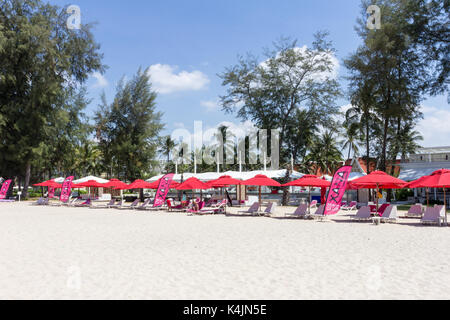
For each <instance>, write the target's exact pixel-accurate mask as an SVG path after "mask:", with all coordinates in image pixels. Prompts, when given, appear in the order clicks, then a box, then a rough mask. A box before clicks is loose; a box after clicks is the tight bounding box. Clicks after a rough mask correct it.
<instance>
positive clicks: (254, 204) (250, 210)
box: [239, 202, 259, 215]
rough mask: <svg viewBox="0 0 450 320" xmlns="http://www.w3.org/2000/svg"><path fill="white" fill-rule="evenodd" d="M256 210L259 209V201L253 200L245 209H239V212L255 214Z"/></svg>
mask: <svg viewBox="0 0 450 320" xmlns="http://www.w3.org/2000/svg"><path fill="white" fill-rule="evenodd" d="M258 210H259V202H255V203H253V204H252V206H251V207H250V208H249V209H248V210H247V211H239V213H246V214H251V215H255V214H256V213H257V212H258Z"/></svg>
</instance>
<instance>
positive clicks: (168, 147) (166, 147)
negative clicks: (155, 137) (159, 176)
mask: <svg viewBox="0 0 450 320" xmlns="http://www.w3.org/2000/svg"><path fill="white" fill-rule="evenodd" d="M176 146H177V144H176V142H175V141H174V140H172V138H171V137H170V136H165V137H163V139H162V145H161V147H160V149H159V151H160V152H161V153H162V154H163V155H164V156H166V157H167V165H166V170H168V169H169V163H170V155H171V154H172V153H173V152H174V150H175V147H176Z"/></svg>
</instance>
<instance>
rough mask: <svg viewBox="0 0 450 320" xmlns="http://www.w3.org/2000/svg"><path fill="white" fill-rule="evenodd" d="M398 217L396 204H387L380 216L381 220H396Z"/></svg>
mask: <svg viewBox="0 0 450 320" xmlns="http://www.w3.org/2000/svg"><path fill="white" fill-rule="evenodd" d="M397 218H398V215H397V206H389V207H387V208H386V210H384V213H383V215H382V216H381V222H396V221H397Z"/></svg>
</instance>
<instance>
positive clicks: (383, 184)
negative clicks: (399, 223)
mask: <svg viewBox="0 0 450 320" xmlns="http://www.w3.org/2000/svg"><path fill="white" fill-rule="evenodd" d="M351 185H352V187H356V188H358V189H361V188H365V189H376V190H377V194H378V192H379V190H380V189H402V188H403V187H405V186H406V185H407V183H406V182H405V181H403V180H400V179H397V178H395V177H392V176H390V175H388V174H387V173H385V172H382V171H374V172H371V173H370V174H368V175H367V176H364V177H361V178H358V179H355V180H353V181H352V184H351ZM377 211H378V196H377Z"/></svg>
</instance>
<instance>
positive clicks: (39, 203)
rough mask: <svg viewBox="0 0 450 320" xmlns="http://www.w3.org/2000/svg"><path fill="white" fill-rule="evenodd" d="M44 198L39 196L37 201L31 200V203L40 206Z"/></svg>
mask: <svg viewBox="0 0 450 320" xmlns="http://www.w3.org/2000/svg"><path fill="white" fill-rule="evenodd" d="M44 200H45V199H44V198H39V199H38V201H36V202H33V203H32V204H31V205H32V206H42V205H43V204H44Z"/></svg>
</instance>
